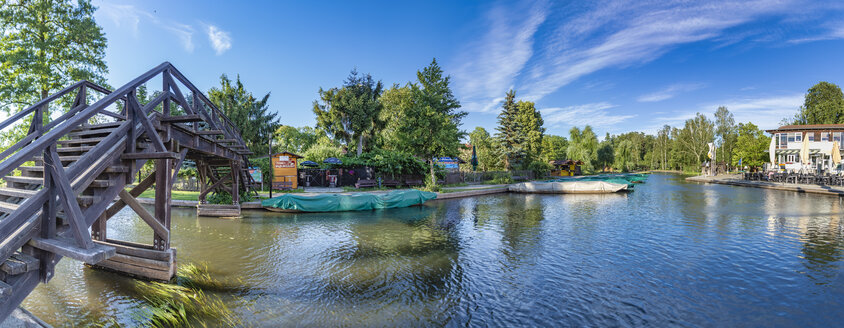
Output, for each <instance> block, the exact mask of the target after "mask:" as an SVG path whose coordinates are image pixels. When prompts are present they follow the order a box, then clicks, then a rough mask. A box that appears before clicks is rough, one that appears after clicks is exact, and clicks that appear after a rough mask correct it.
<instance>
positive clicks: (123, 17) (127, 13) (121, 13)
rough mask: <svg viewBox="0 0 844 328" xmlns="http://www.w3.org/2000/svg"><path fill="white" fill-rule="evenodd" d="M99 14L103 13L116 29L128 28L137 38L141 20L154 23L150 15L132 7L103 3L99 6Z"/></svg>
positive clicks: (153, 18)
mask: <svg viewBox="0 0 844 328" xmlns="http://www.w3.org/2000/svg"><path fill="white" fill-rule="evenodd" d="M99 12H101V13H103V14H104V15H105V16H106V17H108V19H109V20H111V21H112V23H114V25H115V26H117V27H124V26H126V27H128V28H129V29H131V30H132V34H134V35H135V36H136V37H137V36H138V25H139V24H140V23H141V19H142V18H143V19H146V20H151V21H155V20H156V19H155V17H154V16H152V14H150V13H148V12H146V11H143V10H140V9H138V8H136V7H135V6H133V5H119V4H110V3H103V4H102V5H100V10H99Z"/></svg>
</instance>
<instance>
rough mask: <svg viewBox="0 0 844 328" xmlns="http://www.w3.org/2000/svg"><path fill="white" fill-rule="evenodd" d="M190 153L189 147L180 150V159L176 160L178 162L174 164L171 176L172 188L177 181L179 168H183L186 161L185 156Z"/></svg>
mask: <svg viewBox="0 0 844 328" xmlns="http://www.w3.org/2000/svg"><path fill="white" fill-rule="evenodd" d="M187 154H188V149H187V148H182V151H180V152H179V159H178V160H177V161H176V164H175V165H173V177H172V178H170V188H173V182H175V181H176V178H177V177H178V176H179V169H181V168H182V163H184V161H185V156H186V155H187Z"/></svg>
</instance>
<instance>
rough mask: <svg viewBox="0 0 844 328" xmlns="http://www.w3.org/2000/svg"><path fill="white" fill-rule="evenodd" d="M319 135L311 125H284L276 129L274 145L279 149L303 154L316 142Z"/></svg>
mask: <svg viewBox="0 0 844 328" xmlns="http://www.w3.org/2000/svg"><path fill="white" fill-rule="evenodd" d="M319 136H320V135H319V132H317V130H316V129H314V128H312V127H310V126H303V127H300V128H296V127H292V126H289V125H282V126H279V127H278V129H276V130H275V141H274V142H273V146H274V148H275V150H278V151H289V152H293V153H296V154H302V153H304V152H305V151H306V150H308V149H309V148H311V146H313V145H314V144H316V142H317V140H319ZM274 152H275V151H274Z"/></svg>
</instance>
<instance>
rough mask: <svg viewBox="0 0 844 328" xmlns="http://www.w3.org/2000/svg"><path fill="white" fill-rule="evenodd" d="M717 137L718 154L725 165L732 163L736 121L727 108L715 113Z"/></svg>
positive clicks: (721, 108)
mask: <svg viewBox="0 0 844 328" xmlns="http://www.w3.org/2000/svg"><path fill="white" fill-rule="evenodd" d="M715 135H716V136H717V137H718V154H719V156H720V158H719V159H718V160H719V161H720V160H722V161H724V162H725V163H732V156H733V147H734V145H735V142H736V120H735V119H734V118H733V113H730V111H729V110H727V107H724V106H721V107H718V110H716V111H715Z"/></svg>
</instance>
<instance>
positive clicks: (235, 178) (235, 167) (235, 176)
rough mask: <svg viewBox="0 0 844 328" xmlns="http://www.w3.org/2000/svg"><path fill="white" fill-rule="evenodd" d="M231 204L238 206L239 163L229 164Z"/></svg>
mask: <svg viewBox="0 0 844 328" xmlns="http://www.w3.org/2000/svg"><path fill="white" fill-rule="evenodd" d="M231 175H232V204H234V205H237V204H240V163H238V162H236V161H232V162H231Z"/></svg>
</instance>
